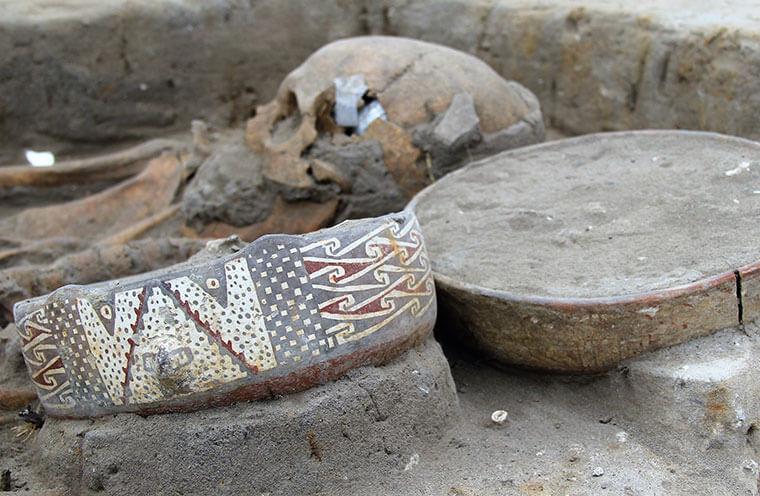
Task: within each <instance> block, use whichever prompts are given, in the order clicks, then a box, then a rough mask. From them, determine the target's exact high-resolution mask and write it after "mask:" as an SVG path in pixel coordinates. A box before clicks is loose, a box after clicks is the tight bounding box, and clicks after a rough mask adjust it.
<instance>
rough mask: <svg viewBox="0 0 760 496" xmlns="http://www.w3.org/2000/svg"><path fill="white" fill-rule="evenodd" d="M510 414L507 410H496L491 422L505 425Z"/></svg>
mask: <svg viewBox="0 0 760 496" xmlns="http://www.w3.org/2000/svg"><path fill="white" fill-rule="evenodd" d="M508 415H509V414H508V413H507V412H506V410H496V411H494V412H493V413H492V414H491V422H493V423H494V424H498V425H503V424H504V423H505V422H506V421H507V416H508Z"/></svg>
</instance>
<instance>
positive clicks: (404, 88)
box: [246, 36, 544, 217]
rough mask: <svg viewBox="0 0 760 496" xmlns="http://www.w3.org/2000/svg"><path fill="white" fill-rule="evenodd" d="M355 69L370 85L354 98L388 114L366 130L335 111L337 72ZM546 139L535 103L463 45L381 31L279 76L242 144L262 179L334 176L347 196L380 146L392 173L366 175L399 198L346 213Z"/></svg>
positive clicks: (311, 183)
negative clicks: (256, 157) (340, 120)
mask: <svg viewBox="0 0 760 496" xmlns="http://www.w3.org/2000/svg"><path fill="white" fill-rule="evenodd" d="M357 75H360V76H362V77H363V80H364V82H365V84H366V88H367V90H366V93H364V94H363V95H362V96H363V98H361V99H359V101H358V103H357V105H358V106H359V107H361V106H364V105H366V104H368V103H370V102H372V101H374V100H376V101H378V102H379V103H380V105H381V106H382V110H384V111H385V115H386V116H387V118H386V119H387V120H382V119H377V120H375V121H373V122H372V123H371V124H369V127H368V128H367V130H366V133H364V134H363V135H361V136H359V135H358V134H357V133H356V132H355V131H356V130H355V129H354V128H348V127H342V126H339V125H338V124H337V123H336V119H335V117H334V115H335V114H334V109H335V104H336V78H350V77H352V76H354V77H355V76H357ZM339 103H340V102H339ZM343 103H344V104H345V102H343ZM543 138H544V127H543V121H542V118H541V111H540V107H539V104H538V101H537V99H536V97H535V96H534V95H533V94H532V93H531V92H530V91H528V90H527V89H525V88H524V87H522V86H520V85H519V84H517V83H515V82H508V81H506V80H504V79H503V78H501V77H500V76H499V75H498V74H497V73H496V72H494V71H493V70H492V69H491V68H490V67H489V66H488V65H486V64H485V63H484V62H482V61H480V60H479V59H477V58H475V57H473V56H471V55H468V54H466V53H463V52H460V51H457V50H454V49H451V48H447V47H443V46H440V45H435V44H431V43H426V42H422V41H417V40H411V39H405V38H394V37H384V36H370V37H359V38H349V39H344V40H340V41H336V42H333V43H330V44H329V45H326V46H324V47H323V48H321V49H320V50H318V51H317V52H315V53H314V54H312V55H311V56H310V57H309V58H308V59H307V60H306V61H305V62H304V63H303V64H302V65H301V66H299V67H298V68H296V69H295V70H294V71H293V72H291V73H290V74H289V75H288V76H287V77H286V78H285V79H284V80H283V82H282V84H281V85H280V87H279V89H278V92H277V95H276V98H275V99H274V100H273V101H272V102H270V103H268V104H266V105H263V106H261V107H259V108H258V109H257V113H256V115H255V117H253V118H252V119H250V120H249V121H248V124H247V128H246V143H247V144H248V145H249V146H250V147H251V148H252V149H253V150H254V151H255V152H257V153H258V154H260V155H261V156H262V157H263V159H264V162H263V174H264V177H265V178H266V179H268V180H269V181H272V182H274V183H277V184H278V185H279V187H281V188H285V189H291V190H298V191H302V192H308V191H311V190H314V189H316V188H318V187H319V186H320V185H322V186H324V184H326V183H334V184H335V185H337V186H338V187H339V189H340V191H341V194H343V195H349V196H350V195H351V194H353V195H355V196H356V195H359V194H361V193H362V192H361V191H357V181H359V182H361V180H362V179H361V177H359V176H361V174H362V172H360V171H356V170H349V169H351V167H354V168H356V167H360V166H362V163H367V162H368V160H369V161H371V158H370V159H367V158H366V157H363V155H362V153H366V154H369V155H372V154H373V153H374V154H378V153H379V154H380V155H381V159H382V161H383V162H384V163H385V167H384V168H381V169H384V170H378V171H376V172H375V173H373V174H375V175H379V176H383V175H384V176H386V177H385V178H383V177H377V178H376V181H375V180H374V179H372V178H368V177H364V182H365V183H368V184H369V183H373V182H374V183H375V186H376V189H378V190H379V189H382V188H386V189H387V186H388V181H390V185H391V188H392V189H395V196H393V197H392V198H390V197H388V198H386V200H387V201H384V202H380V203H379V204H378V202H375V203H370V204H367V205H365V206H364V207H361V208H358V209H353V210H351V209H350V208H349V210H351V211H349V212H345V213H344V214H345V215H344V216H345V217H349V216H359V215H378V214H382V213H386V212H387V211H389V210H392V209H394V208H398V207H399V205H400V206H402V207H403V204H404V203H405V201H406V200H408V198H409V197H410V196H412V195H413V194H414V193H416V192H417V191H419V190H420V189H421V188H422V187H424V186H425V185H426V184H427V183H428V182H430V181H431V180H433V179H434V177H435V176H436V175H438V176H440V175H442V174H444V173H446V172H448V171H450V170H452V169H453V168H456V167H459V166H462V165H464V163H465V162H466V161H467V160H469V159H472V158H476V157H478V156H483V155H486V154H490V153H494V152H496V151H500V150H504V149H507V148H513V147H515V146H521V145H526V144H530V143H535V142H538V141H541V140H543ZM373 142H374V143H373ZM341 157H343V158H345V159H346V160H342V158H341ZM346 157H348V158H346ZM365 176H366V174H365ZM365 186H366V184H365ZM361 188H362V187H361V186H359V189H361ZM336 189H337V188H336ZM364 189H366V187H365V188H364ZM375 193H381V192H380V191H375ZM322 196H324V195H322ZM301 197H303V196H301ZM344 200H345V199H344ZM388 202H390V203H392V204H393V205H389V204H388ZM348 203H351V202H350V201H349V202H348ZM382 210H384V211H382Z"/></svg>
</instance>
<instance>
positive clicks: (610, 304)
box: [405, 129, 760, 313]
mask: <svg viewBox="0 0 760 496" xmlns="http://www.w3.org/2000/svg"><path fill="white" fill-rule="evenodd" d="M662 134H670V135H690V136H703V137H710V138H720V139H728V140H730V141H733V142H735V143H737V144H741V145H745V146H749V147H751V148H754V149H755V150H757V151H758V152H760V143H757V142H755V141H751V140H748V139H745V138H739V137H736V136H728V135H725V134H720V133H712V132H707V131H682V130H672V129H662V130H660V129H648V130H638V131H616V132H609V133H594V134H586V135H582V136H576V137H572V138H566V139H563V140H562V141H563V142H568V143H576V142H579V141H581V142H582V141H587V140H590V139H594V138H598V137H608V136H610V137H616V136H642V135H643V136H646V135H662ZM556 144H557V142H556V141H548V142H544V143H539V144H536V145H530V146H526V147H521V148H516V149H513V150H508V151H505V152H502V153H500V154H498V155H504V156H508V155H511V154H516V153H523V152H526V151H535V150H541V149H542V148H548V147H553V146H556ZM493 157H494V156H490V157H486V158H484V159H481V160H478V161H475V162H472V163H470V164H467V165H466V166H465V167H462V168H461V169H458V170H456V171H454V172H452V173H450V174H448V175H446V176H445V177H443V178H441V180H446V181H451V180H453V178H454V177H456V176H457V175H460V174H465V173H466V172H467V171H468V170H469V169H471V168H473V167H478V166H479V165H482V164H484V163H486V162H487V161H490V160H492V159H493ZM435 186H436V183H433V184H430V185H428V186H427V187H426V188H424V189H423V190H422V191H420V192H419V193H417V194H416V195H415V196H414V198H412V200H411V201H410V202H409V203H408V204H407V205H406V207H405V210H411V211H412V212H414V213H415V214H417V212H416V208H417V205H418V204H419V202H420V199H422V198H424V197H425V196H426V195H428V194H430V192H431V191H432V190H433V189H434V188H435ZM420 227H422V228H423V235H424V227H423V226H420ZM426 242H427V244H428V245H429V244H430V240H427V241H426ZM431 263H433V260H432V259H431ZM433 277H434V278H435V281H436V282H437V283H439V284H442V285H443V286H448V287H450V288H453V289H456V290H460V291H466V292H469V293H472V294H475V295H479V296H485V297H489V298H496V299H499V300H503V301H508V302H513V303H517V304H523V305H534V306H543V307H547V308H551V309H553V310H556V311H559V312H565V313H572V312H578V311H601V312H607V311H610V310H612V309H614V308H615V307H621V306H629V305H641V306H652V305H659V304H662V303H666V302H669V301H673V300H676V299H680V298H685V297H689V296H695V295H697V294H700V293H705V292H708V291H710V290H712V289H715V288H717V287H719V286H723V285H725V284H727V283H730V282H733V283H734V284H735V283H736V281H737V279H740V278H750V279H752V278H755V277H760V261H757V262H751V263H749V264H747V265H743V266H741V267H738V268H736V269H735V270H729V271H726V272H723V273H720V274H718V275H715V276H711V277H707V278H704V279H700V280H698V281H694V282H692V283H689V284H685V285H682V286H676V287H673V288H667V289H658V290H654V291H647V292H643V293H632V294H627V295H618V296H605V297H590V298H553V297H548V296H519V295H517V294H514V293H510V292H509V291H504V290H500V289H491V288H486V287H483V286H479V285H477V284H472V283H468V282H462V281H459V280H456V279H454V278H452V277H450V276H447V275H444V274H441V273H440V272H438V271H436V270H435V268H433Z"/></svg>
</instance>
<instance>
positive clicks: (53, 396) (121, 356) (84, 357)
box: [14, 212, 436, 417]
mask: <svg viewBox="0 0 760 496" xmlns="http://www.w3.org/2000/svg"><path fill="white" fill-rule="evenodd" d="M14 313H15V319H16V324H17V326H18V329H19V334H20V335H21V339H22V342H23V354H24V358H25V360H26V364H27V367H28V369H29V373H30V375H31V378H32V381H33V383H34V385H35V387H36V388H37V392H38V395H39V397H40V400H41V401H42V404H43V406H44V407H45V410H46V411H47V412H48V414H50V415H52V416H56V417H85V416H98V415H103V414H107V413H116V412H138V413H143V414H147V413H158V412H168V411H180V410H193V409H198V408H202V407H206V406H212V405H222V404H228V403H232V402H235V401H240V400H251V399H260V398H267V397H272V396H274V395H279V394H284V393H290V392H295V391H300V390H304V389H307V388H309V387H311V386H314V385H317V384H321V383H324V382H326V381H329V380H332V379H335V378H337V377H339V376H341V375H343V374H344V373H345V372H346V371H348V370H349V369H351V368H353V367H357V366H360V365H368V364H381V363H383V362H385V361H387V360H389V359H390V358H392V357H395V356H397V355H398V354H400V353H401V352H402V351H404V350H406V349H408V348H409V347H410V346H413V345H414V344H415V343H417V342H419V341H420V340H421V339H423V338H424V337H425V336H427V335H428V334H429V333H430V331H431V329H432V327H433V324H434V322H435V317H436V300H435V291H434V285H433V279H432V276H431V270H430V263H429V261H428V258H427V254H426V252H425V246H424V243H423V239H422V235H421V234H420V229H419V226H418V223H417V220H416V218H415V216H414V215H413V214H412V213H410V212H402V213H399V214H393V215H387V216H384V217H379V218H375V219H366V220H357V221H346V222H344V223H342V224H339V225H337V226H335V227H332V228H329V229H324V230H321V231H317V232H314V233H310V234H305V235H299V236H290V235H268V236H264V237H261V238H259V239H258V240H256V241H255V242H253V243H251V244H250V245H248V246H247V247H245V248H244V249H242V250H240V251H239V252H237V253H234V254H232V255H229V256H226V257H223V258H221V259H219V260H216V261H214V262H212V263H208V264H205V265H198V266H191V267H190V268H185V269H183V270H178V271H175V272H172V271H169V272H163V273H160V274H156V275H153V274H145V275H143V276H138V277H134V278H129V279H124V280H114V281H108V282H102V283H98V284H92V285H88V286H65V287H62V288H60V289H58V290H56V291H54V292H53V293H51V294H49V295H47V296H42V297H38V298H34V299H31V300H26V301H23V302H20V303H18V304H17V305H16V306H15V308H14Z"/></svg>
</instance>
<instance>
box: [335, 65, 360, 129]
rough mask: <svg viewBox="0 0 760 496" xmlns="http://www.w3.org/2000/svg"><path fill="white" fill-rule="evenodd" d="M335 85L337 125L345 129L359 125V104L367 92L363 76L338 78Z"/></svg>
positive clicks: (355, 75)
mask: <svg viewBox="0 0 760 496" xmlns="http://www.w3.org/2000/svg"><path fill="white" fill-rule="evenodd" d="M334 83H335V123H336V124H338V125H339V126H343V127H356V126H358V125H359V111H358V104H359V100H361V98H362V96H364V93H365V92H366V91H367V83H365V82H364V75H363V74H354V75H352V76H348V77H345V78H342V77H337V78H335V80H334Z"/></svg>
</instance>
